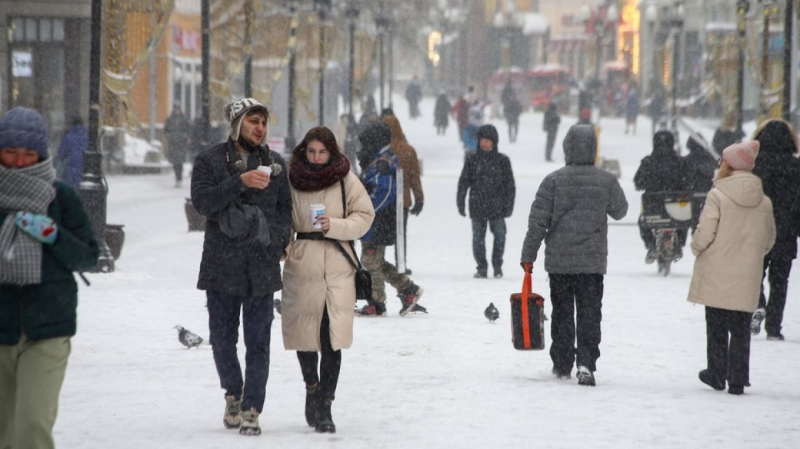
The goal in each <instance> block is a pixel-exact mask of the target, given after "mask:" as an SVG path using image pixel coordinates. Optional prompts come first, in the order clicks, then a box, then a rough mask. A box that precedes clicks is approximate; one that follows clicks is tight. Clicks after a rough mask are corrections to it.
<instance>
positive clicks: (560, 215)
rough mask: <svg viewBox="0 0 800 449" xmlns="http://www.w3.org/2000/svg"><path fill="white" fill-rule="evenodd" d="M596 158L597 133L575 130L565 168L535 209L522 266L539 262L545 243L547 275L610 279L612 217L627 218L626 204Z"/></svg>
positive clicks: (546, 185)
mask: <svg viewBox="0 0 800 449" xmlns="http://www.w3.org/2000/svg"><path fill="white" fill-rule="evenodd" d="M596 153H597V137H596V135H595V132H594V127H593V126H592V125H573V126H572V127H571V128H570V129H569V131H568V132H567V136H566V137H565V138H564V156H565V158H566V163H567V165H566V167H563V168H561V169H558V170H556V171H554V172H552V173H550V174H549V175H547V176H546V177H545V178H544V180H543V181H542V183H541V185H539V190H538V191H537V192H536V199H535V200H534V201H533V204H532V205H531V212H530V216H529V217H528V232H527V234H526V236H525V242H524V244H523V246H522V258H521V261H522V262H524V263H533V262H535V261H536V256H537V253H538V252H539V247H540V246H541V244H542V241H543V240H544V241H545V243H546V245H545V261H544V267H545V270H546V271H547V272H548V273H561V274H581V273H583V274H605V273H606V264H607V258H608V217H609V216H610V217H611V218H613V219H615V220H619V219H621V218H623V217H624V216H625V214H626V213H627V212H628V202H627V200H626V199H625V194H624V193H623V191H622V188H621V187H620V185H619V182H618V181H617V178H615V177H614V175H612V174H611V173H608V172H606V171H604V170H601V169H599V168H597V167H595V166H594V159H595V155H596Z"/></svg>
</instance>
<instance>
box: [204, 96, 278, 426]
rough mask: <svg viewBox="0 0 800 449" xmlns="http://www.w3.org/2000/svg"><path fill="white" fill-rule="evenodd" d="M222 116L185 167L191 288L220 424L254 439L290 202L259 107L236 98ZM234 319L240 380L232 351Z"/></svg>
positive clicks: (252, 101)
mask: <svg viewBox="0 0 800 449" xmlns="http://www.w3.org/2000/svg"><path fill="white" fill-rule="evenodd" d="M225 117H226V119H227V120H228V121H229V122H230V126H231V127H230V130H231V131H230V137H228V140H227V141H226V142H224V143H221V144H218V145H215V146H212V147H208V148H205V149H203V150H202V151H201V152H200V154H199V155H198V156H197V158H196V159H195V162H194V168H193V170H192V187H191V192H192V205H193V206H194V208H195V209H196V210H197V212H198V213H200V214H201V215H204V216H205V217H206V231H205V239H204V242H203V255H202V259H201V261H200V273H199V274H198V281H197V288H198V289H200V290H205V291H206V308H207V309H208V327H209V340H210V341H211V348H212V350H213V355H214V364H215V365H216V367H217V374H218V375H219V380H220V387H222V389H223V390H225V395H224V398H225V413H224V415H223V424H224V426H225V427H226V428H228V429H236V428H238V429H239V433H240V434H242V435H260V434H261V427H260V426H259V424H258V416H259V414H260V413H261V412H262V410H263V406H264V398H265V391H266V386H267V379H268V378H269V359H270V338H271V337H270V330H271V329H272V319H273V297H274V293H275V292H276V291H278V290H280V289H281V288H283V284H282V282H281V267H280V260H281V253H282V252H283V250H284V249H285V248H286V246H287V245H288V244H289V236H290V233H291V223H292V197H291V193H290V192H289V182H288V179H287V176H286V164H285V163H284V162H283V159H282V158H281V156H280V154H278V153H276V152H275V151H272V150H270V149H269V147H268V146H266V144H265V143H266V140H267V120H268V118H269V111H268V110H267V108H266V106H264V105H263V104H261V103H260V102H259V101H258V100H256V99H254V98H242V99H240V100H237V101H235V102H233V103H231V104H229V105H228V106H226V107H225ZM259 167H269V168H270V169H271V173H266V172H264V171H261V170H259ZM240 316H241V320H242V323H243V332H244V345H245V357H244V358H245V361H246V366H245V370H244V378H243V377H242V369H241V367H240V365H239V358H238V356H237V349H236V345H237V342H238V341H239V317H240Z"/></svg>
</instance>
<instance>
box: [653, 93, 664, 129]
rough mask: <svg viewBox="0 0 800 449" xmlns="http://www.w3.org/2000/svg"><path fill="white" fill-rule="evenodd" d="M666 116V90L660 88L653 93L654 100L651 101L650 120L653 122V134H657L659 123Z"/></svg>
mask: <svg viewBox="0 0 800 449" xmlns="http://www.w3.org/2000/svg"><path fill="white" fill-rule="evenodd" d="M663 116H664V88H663V87H661V86H658V87H656V88H655V89H654V91H653V98H652V99H651V100H650V119H651V120H652V122H653V128H652V133H653V134H655V133H656V129H658V122H659V121H660V120H661V117H663Z"/></svg>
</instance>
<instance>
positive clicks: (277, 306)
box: [273, 298, 281, 315]
mask: <svg viewBox="0 0 800 449" xmlns="http://www.w3.org/2000/svg"><path fill="white" fill-rule="evenodd" d="M273 304H275V311H276V312H278V315H280V314H281V300H280V298H275V301H273Z"/></svg>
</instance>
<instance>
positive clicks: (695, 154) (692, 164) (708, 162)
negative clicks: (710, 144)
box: [683, 137, 717, 192]
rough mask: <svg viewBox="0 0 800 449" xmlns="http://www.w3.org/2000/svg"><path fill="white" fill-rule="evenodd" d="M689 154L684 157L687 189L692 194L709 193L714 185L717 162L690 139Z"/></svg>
mask: <svg viewBox="0 0 800 449" xmlns="http://www.w3.org/2000/svg"><path fill="white" fill-rule="evenodd" d="M686 147H687V148H688V149H689V154H687V155H686V156H684V157H683V164H684V173H685V175H684V178H685V181H686V184H685V188H686V189H687V190H691V191H692V192H708V191H709V190H711V187H713V184H714V172H715V171H716V170H717V161H715V160H714V157H713V156H711V154H710V153H709V152H708V150H706V149H705V148H703V146H702V145H701V144H700V143H699V142H697V141H695V140H694V139H693V138H691V137H689V140H688V141H687V142H686Z"/></svg>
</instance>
